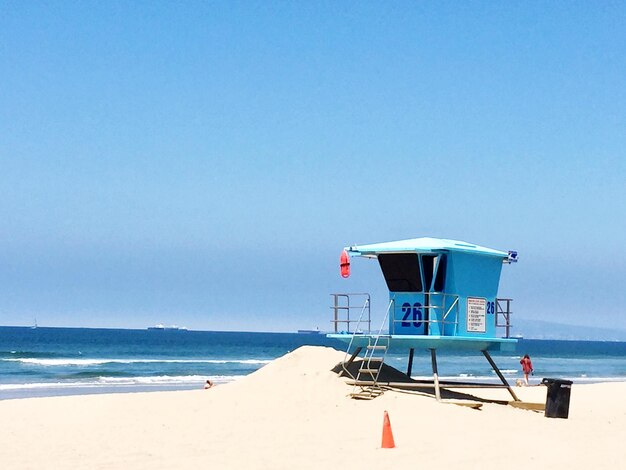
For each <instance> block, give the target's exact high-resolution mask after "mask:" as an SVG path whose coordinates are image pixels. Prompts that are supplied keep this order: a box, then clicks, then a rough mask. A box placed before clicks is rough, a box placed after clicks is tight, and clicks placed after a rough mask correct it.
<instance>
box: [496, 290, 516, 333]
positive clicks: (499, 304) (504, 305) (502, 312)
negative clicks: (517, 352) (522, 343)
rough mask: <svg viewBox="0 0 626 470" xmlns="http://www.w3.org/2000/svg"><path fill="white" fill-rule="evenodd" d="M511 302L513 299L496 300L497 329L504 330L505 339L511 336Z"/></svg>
mask: <svg viewBox="0 0 626 470" xmlns="http://www.w3.org/2000/svg"><path fill="white" fill-rule="evenodd" d="M511 302H513V299H496V328H504V338H510V336H511V314H512V313H513V312H512V311H511Z"/></svg>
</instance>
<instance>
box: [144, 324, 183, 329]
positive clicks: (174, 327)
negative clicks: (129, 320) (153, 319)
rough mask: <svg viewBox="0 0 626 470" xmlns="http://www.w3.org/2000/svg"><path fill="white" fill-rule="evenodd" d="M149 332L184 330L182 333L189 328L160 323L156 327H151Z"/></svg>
mask: <svg viewBox="0 0 626 470" xmlns="http://www.w3.org/2000/svg"><path fill="white" fill-rule="evenodd" d="M148 330H182V331H187V327H186V326H178V325H169V326H166V325H163V324H162V323H158V324H156V325H154V326H149V327H148Z"/></svg>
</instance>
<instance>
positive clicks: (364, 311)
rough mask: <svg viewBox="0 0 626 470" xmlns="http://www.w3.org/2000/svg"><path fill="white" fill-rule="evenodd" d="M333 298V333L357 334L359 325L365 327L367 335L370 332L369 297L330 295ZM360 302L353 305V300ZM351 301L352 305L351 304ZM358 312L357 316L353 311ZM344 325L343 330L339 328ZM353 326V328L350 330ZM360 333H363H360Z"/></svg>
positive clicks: (351, 294) (352, 294) (364, 294)
mask: <svg viewBox="0 0 626 470" xmlns="http://www.w3.org/2000/svg"><path fill="white" fill-rule="evenodd" d="M330 295H331V297H332V298H333V305H332V306H331V307H330V308H331V309H332V310H333V319H332V320H331V323H332V324H333V331H334V332H335V333H340V332H345V333H357V332H359V331H358V330H359V327H360V326H361V324H363V325H364V326H365V325H367V333H369V332H370V330H371V325H372V320H371V311H370V295H369V294H367V293H350V294H330ZM358 299H360V301H359V302H358V303H354V300H358ZM351 301H352V303H351ZM356 310H360V314H359V315H355V313H354V312H355V311H356ZM340 325H345V329H343V328H340ZM353 326H354V328H352V327H353ZM360 333H363V332H362V331H361V332H360Z"/></svg>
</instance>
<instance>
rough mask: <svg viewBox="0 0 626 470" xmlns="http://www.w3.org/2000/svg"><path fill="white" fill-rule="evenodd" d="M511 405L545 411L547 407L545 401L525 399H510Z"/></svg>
mask: <svg viewBox="0 0 626 470" xmlns="http://www.w3.org/2000/svg"><path fill="white" fill-rule="evenodd" d="M509 405H511V406H512V407H513V408H521V409H522V410H533V411H544V410H545V409H546V404H545V403H528V402H525V401H510V402H509Z"/></svg>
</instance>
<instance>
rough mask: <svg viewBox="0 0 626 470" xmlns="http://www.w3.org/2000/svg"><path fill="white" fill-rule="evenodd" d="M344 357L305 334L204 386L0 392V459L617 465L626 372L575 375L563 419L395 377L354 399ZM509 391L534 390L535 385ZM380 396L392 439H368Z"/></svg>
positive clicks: (625, 423)
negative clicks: (273, 355)
mask: <svg viewBox="0 0 626 470" xmlns="http://www.w3.org/2000/svg"><path fill="white" fill-rule="evenodd" d="M343 359H344V353H343V352H339V351H336V350H334V349H331V348H324V347H308V346H306V347H302V348H300V349H298V350H296V351H294V352H292V353H290V354H287V355H286V356H284V357H282V358H279V359H277V360H275V361H273V362H272V363H270V364H268V365H266V366H265V367H263V368H262V369H260V370H258V371H257V372H255V373H253V374H251V375H249V376H247V377H245V378H243V379H241V380H238V381H236V382H233V383H230V384H226V385H220V386H216V387H213V388H212V389H210V390H197V391H196V390H194V391H176V392H151V393H126V394H111V395H86V396H67V397H52V398H29V399H22V400H5V401H1V402H0V417H1V419H2V425H1V426H0V468H3V469H12V470H19V469H37V470H41V469H43V468H45V469H52V470H57V469H131V470H132V469H152V470H154V469H201V468H218V469H313V468H315V469H320V468H322V469H324V468H325V469H335V468H341V469H362V468H382V466H388V467H389V468H391V467H395V468H403V469H404V468H416V469H420V468H424V469H429V470H432V469H450V468H480V469H502V468H503V467H509V468H531V467H533V466H537V467H539V468H568V469H583V468H585V469H586V468H594V470H597V469H604V468H606V469H611V470H615V469H618V468H624V465H625V463H624V461H625V458H626V445H624V437H625V436H626V404H625V402H624V397H626V383H603V384H587V385H579V384H576V383H574V385H573V387H572V397H571V404H570V414H569V419H550V418H545V417H544V416H543V413H538V412H533V411H527V410H521V409H515V408H513V407H511V406H506V405H500V404H495V403H485V404H483V406H482V409H480V410H474V409H471V408H467V407H462V406H456V405H454V404H444V403H438V402H436V401H435V399H434V398H431V397H428V396H423V395H416V394H411V393H402V392H393V391H388V392H385V393H384V394H383V395H382V396H380V397H378V398H376V399H375V400H371V401H358V400H353V399H350V398H349V397H348V396H347V395H348V393H349V392H350V391H351V390H352V387H350V386H348V385H346V384H345V382H344V380H343V379H341V378H338V376H337V375H336V374H335V373H333V372H331V371H330V369H331V368H332V367H333V366H334V365H335V364H337V363H338V362H340V361H342V360H343ZM515 392H516V393H517V394H518V395H519V396H520V398H522V399H523V400H525V401H531V402H538V403H544V402H545V396H546V388H545V387H543V386H537V387H523V388H519V387H515ZM471 393H473V394H476V395H480V396H483V397H486V396H490V397H493V398H499V399H501V400H509V399H510V396H509V394H508V393H507V392H506V390H487V391H480V392H474V391H472V392H471ZM385 410H387V411H388V412H389V416H390V419H391V427H392V430H393V435H394V438H395V444H396V448H394V449H381V448H380V447H381V434H382V424H383V414H384V411H385Z"/></svg>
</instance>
